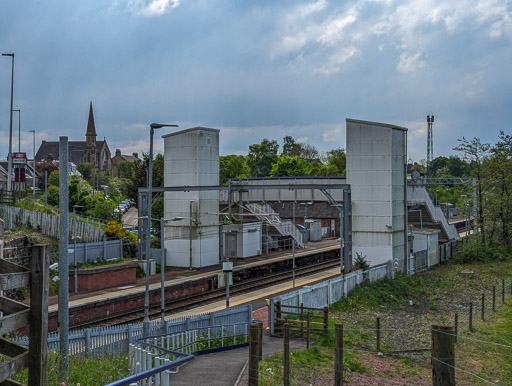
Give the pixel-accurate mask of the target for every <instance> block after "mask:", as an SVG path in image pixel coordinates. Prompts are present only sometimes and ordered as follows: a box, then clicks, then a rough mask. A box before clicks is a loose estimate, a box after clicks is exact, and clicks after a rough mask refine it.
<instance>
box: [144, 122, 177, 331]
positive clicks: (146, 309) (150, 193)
mask: <svg viewBox="0 0 512 386" xmlns="http://www.w3.org/2000/svg"><path fill="white" fill-rule="evenodd" d="M149 127H150V131H149V167H148V169H149V173H148V174H149V176H148V214H147V215H148V229H147V237H146V296H145V299H144V322H143V323H142V335H143V336H149V326H150V321H149V269H150V261H149V252H150V248H151V205H152V198H153V197H152V196H153V189H152V187H153V135H154V133H155V129H161V128H162V127H178V125H166V124H162V123H152V124H150V125H149Z"/></svg>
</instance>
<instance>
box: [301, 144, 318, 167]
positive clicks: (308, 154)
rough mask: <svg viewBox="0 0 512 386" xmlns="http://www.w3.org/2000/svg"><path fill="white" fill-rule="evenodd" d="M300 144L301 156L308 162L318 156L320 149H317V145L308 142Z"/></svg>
mask: <svg viewBox="0 0 512 386" xmlns="http://www.w3.org/2000/svg"><path fill="white" fill-rule="evenodd" d="M300 145H301V146H300V154H299V157H300V158H302V159H304V160H306V161H308V162H312V161H314V160H316V159H317V158H318V150H316V147H314V146H313V145H310V144H308V143H306V144H300Z"/></svg>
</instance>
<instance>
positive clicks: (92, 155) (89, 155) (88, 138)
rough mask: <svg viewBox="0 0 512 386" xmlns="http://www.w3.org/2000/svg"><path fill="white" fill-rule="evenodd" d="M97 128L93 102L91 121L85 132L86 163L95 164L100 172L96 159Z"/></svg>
mask: <svg viewBox="0 0 512 386" xmlns="http://www.w3.org/2000/svg"><path fill="white" fill-rule="evenodd" d="M96 158H97V157H96V126H95V125H94V114H93V113H92V101H91V104H90V105H89V120H88V121H87V131H86V132H85V154H84V161H85V162H91V163H92V164H94V168H95V169H96V170H98V166H99V165H98V160H97V159H96Z"/></svg>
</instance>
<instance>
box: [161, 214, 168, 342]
mask: <svg viewBox="0 0 512 386" xmlns="http://www.w3.org/2000/svg"><path fill="white" fill-rule="evenodd" d="M160 252H161V254H160V273H161V287H160V313H161V317H162V334H165V333H166V332H167V331H166V330H167V329H166V328H165V219H163V218H161V219H160Z"/></svg>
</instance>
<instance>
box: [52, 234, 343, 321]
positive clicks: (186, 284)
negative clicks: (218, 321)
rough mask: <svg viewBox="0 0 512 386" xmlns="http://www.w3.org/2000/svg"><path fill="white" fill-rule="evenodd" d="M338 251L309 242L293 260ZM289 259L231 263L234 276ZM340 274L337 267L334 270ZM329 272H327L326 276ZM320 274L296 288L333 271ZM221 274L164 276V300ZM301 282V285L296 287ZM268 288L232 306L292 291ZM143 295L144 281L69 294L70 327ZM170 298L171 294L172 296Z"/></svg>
mask: <svg viewBox="0 0 512 386" xmlns="http://www.w3.org/2000/svg"><path fill="white" fill-rule="evenodd" d="M337 250H339V244H338V243H337V241H336V239H333V240H324V241H321V242H315V243H313V242H311V243H309V244H308V246H307V248H304V249H300V250H297V251H296V253H295V258H296V260H298V259H301V258H307V257H308V256H314V255H317V254H321V253H333V252H335V251H337ZM291 259H292V253H291V251H285V252H284V253H275V254H273V255H270V256H259V257H255V258H248V259H243V260H233V262H234V267H233V271H234V274H236V273H237V271H238V272H242V271H247V270H251V269H253V270H259V269H265V266H266V265H271V264H280V263H282V262H286V261H287V260H291ZM337 270H338V271H339V268H337ZM329 271H331V272H330V273H328V272H329ZM329 271H325V272H321V273H316V274H314V275H312V277H311V278H308V279H307V278H297V283H296V284H297V285H298V286H299V285H307V284H308V283H312V282H315V281H318V280H322V278H323V277H330V276H332V275H334V274H335V271H336V270H334V269H333V270H329ZM220 273H222V270H221V269H219V267H218V266H213V267H208V268H203V269H196V270H192V271H189V270H184V271H179V272H171V273H169V272H168V273H167V274H166V280H165V289H166V301H167V297H168V295H169V293H170V292H172V293H173V294H174V295H175V296H186V294H187V293H190V292H192V291H196V292H201V291H205V289H207V288H210V287H211V286H212V282H213V279H214V278H216V277H217V275H218V274H220ZM160 281H161V278H160V275H159V274H158V275H154V276H152V277H151V279H150V286H149V292H150V305H156V304H159V302H160V292H161V291H160V288H161V283H160ZM299 283H302V284H299ZM271 288H272V289H270V288H268V287H267V288H265V289H262V290H258V291H256V292H251V293H249V294H246V295H240V296H236V297H233V298H232V300H231V305H233V306H234V305H238V304H245V303H249V302H251V301H254V300H255V299H261V298H263V297H265V296H267V297H268V296H270V295H271V294H275V293H279V292H283V291H286V290H288V289H290V288H291V282H290V283H282V284H281V285H275V286H272V287H271ZM144 294H145V281H144V279H142V280H139V281H138V282H137V283H136V285H134V286H129V287H117V288H109V289H105V290H101V291H98V292H91V293H86V294H78V295H74V294H70V300H69V312H70V327H71V328H73V327H74V326H78V325H80V324H82V325H83V324H84V323H85V322H86V319H87V318H89V319H90V320H94V319H99V318H101V315H102V314H104V315H105V316H109V315H114V314H116V313H119V312H120V310H121V311H122V309H127V308H130V307H131V308H137V307H139V308H140V307H141V305H143V302H144ZM171 295H172V294H171ZM57 302H58V300H57V299H51V300H50V306H49V307H48V315H49V327H50V330H51V329H52V327H53V328H56V327H57V326H56V322H57V312H58V304H57ZM224 307H225V301H214V302H212V303H211V304H208V305H207V306H204V307H197V308H193V309H190V310H187V311H184V312H179V313H174V314H172V313H169V314H168V316H169V317H177V316H184V315H193V314H197V313H203V312H210V311H215V310H218V309H223V308H224Z"/></svg>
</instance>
